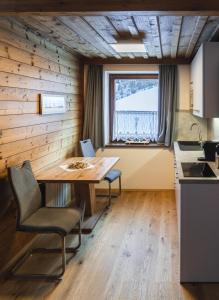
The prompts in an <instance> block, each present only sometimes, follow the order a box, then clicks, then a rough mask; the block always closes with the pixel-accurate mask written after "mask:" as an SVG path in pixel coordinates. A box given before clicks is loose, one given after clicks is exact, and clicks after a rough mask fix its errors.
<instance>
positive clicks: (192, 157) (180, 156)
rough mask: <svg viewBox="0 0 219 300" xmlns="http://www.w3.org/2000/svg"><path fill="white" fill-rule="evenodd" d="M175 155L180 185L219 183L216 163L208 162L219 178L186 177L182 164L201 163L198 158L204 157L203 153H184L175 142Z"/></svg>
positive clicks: (218, 171)
mask: <svg viewBox="0 0 219 300" xmlns="http://www.w3.org/2000/svg"><path fill="white" fill-rule="evenodd" d="M174 153H175V161H176V169H177V174H178V180H179V183H201V184H202V183H219V169H217V168H216V164H215V162H211V161H206V162H207V163H208V164H209V166H210V167H211V169H212V171H213V172H214V173H215V175H216V176H217V177H184V175H183V171H182V166H181V163H182V162H201V161H198V160H197V159H198V157H203V156H204V153H203V151H182V150H180V148H179V145H178V143H177V142H174Z"/></svg>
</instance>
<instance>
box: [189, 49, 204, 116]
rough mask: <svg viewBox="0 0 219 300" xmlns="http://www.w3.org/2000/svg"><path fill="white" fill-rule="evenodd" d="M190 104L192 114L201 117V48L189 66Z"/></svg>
mask: <svg viewBox="0 0 219 300" xmlns="http://www.w3.org/2000/svg"><path fill="white" fill-rule="evenodd" d="M190 88H191V91H190V93H191V97H192V99H191V102H192V103H193V114H194V115H196V116H199V117H202V116H203V100H204V99H203V47H202V46H201V47H200V48H199V50H198V52H197V54H196V56H195V58H194V59H193V61H192V65H191V86H190Z"/></svg>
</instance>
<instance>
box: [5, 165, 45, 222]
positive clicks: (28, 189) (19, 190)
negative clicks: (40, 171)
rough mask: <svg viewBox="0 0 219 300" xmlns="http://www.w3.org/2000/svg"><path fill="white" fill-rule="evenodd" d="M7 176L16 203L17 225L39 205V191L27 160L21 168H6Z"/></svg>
mask: <svg viewBox="0 0 219 300" xmlns="http://www.w3.org/2000/svg"><path fill="white" fill-rule="evenodd" d="M8 177H9V180H10V183H11V187H12V190H13V193H14V196H15V200H16V202H17V204H18V218H17V226H18V227H19V225H21V224H22V222H23V221H24V220H25V219H26V218H28V217H29V216H30V215H32V214H33V213H34V212H35V211H36V210H37V209H39V208H40V207H41V205H42V204H41V192H40V188H39V185H38V183H37V181H36V179H35V177H34V175H33V171H32V169H31V165H30V162H29V161H25V162H24V163H23V165H22V167H21V168H18V167H10V168H8Z"/></svg>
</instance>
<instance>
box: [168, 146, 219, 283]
mask: <svg viewBox="0 0 219 300" xmlns="http://www.w3.org/2000/svg"><path fill="white" fill-rule="evenodd" d="M174 152H175V161H176V165H175V172H176V177H175V194H176V209H177V223H178V233H179V250H180V251H179V253H180V282H182V283H183V282H219V255H218V253H219V239H218V236H219V231H218V228H219V217H218V216H219V170H218V169H216V166H215V163H214V162H208V163H209V166H210V167H211V168H212V171H213V172H214V173H215V175H216V176H217V177H216V178H213V177H210V178H209V177H207V178H203V177H201V178H198V177H184V176H183V172H182V167H181V163H182V162H199V161H198V160H197V158H198V157H202V156H203V152H202V151H181V150H180V148H179V146H178V143H177V142H176V143H175V144H174Z"/></svg>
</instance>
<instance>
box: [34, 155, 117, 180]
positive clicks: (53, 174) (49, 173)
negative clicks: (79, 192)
mask: <svg viewBox="0 0 219 300" xmlns="http://www.w3.org/2000/svg"><path fill="white" fill-rule="evenodd" d="M118 160H119V157H72V158H69V159H66V160H63V161H59V162H58V163H56V164H55V165H53V166H51V167H49V168H48V169H45V170H42V171H39V172H37V173H35V177H36V179H37V180H38V181H39V182H63V183H64V182H89V183H99V182H100V181H101V180H102V179H103V178H104V176H105V175H106V174H107V173H108V172H109V170H110V169H111V168H112V167H113V166H114V165H115V164H116V163H117V162H118ZM74 161H84V162H87V163H89V164H90V165H91V168H89V169H79V170H72V171H67V170H65V169H63V168H62V167H61V166H64V165H69V164H70V163H72V162H74Z"/></svg>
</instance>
